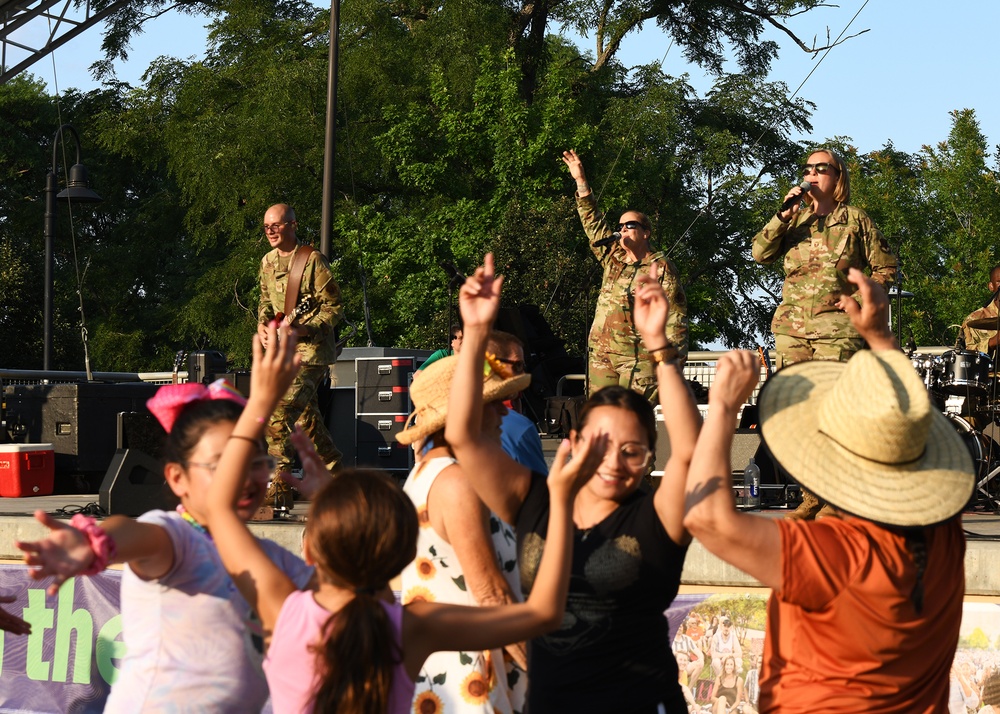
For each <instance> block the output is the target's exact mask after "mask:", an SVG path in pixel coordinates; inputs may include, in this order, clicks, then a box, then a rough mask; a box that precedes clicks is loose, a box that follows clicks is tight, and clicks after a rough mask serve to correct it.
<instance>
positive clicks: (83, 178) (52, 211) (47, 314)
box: [42, 124, 104, 370]
mask: <svg viewBox="0 0 1000 714" xmlns="http://www.w3.org/2000/svg"><path fill="white" fill-rule="evenodd" d="M64 131H69V132H70V133H71V134H72V135H73V138H74V139H75V140H76V163H75V164H73V166H71V167H70V170H69V179H68V180H67V182H66V188H64V189H63V190H62V191H59V193H58V194H57V193H56V191H58V190H59V181H58V179H57V178H56V176H57V174H56V171H57V163H56V161H57V158H58V154H57V151H56V150H57V149H58V147H59V140H60V139H63V132H64ZM63 141H64V144H65V139H63ZM57 198H58V199H62V200H64V201H66V202H67V203H73V202H79V203H100V202H101V201H102V200H104V199H102V198H101V197H100V196H98V195H97V194H96V193H95V192H94V191H92V190H91V189H90V187H89V186H88V181H87V169H86V168H85V167H84V165H83V164H81V163H80V135H79V134H77V132H76V129H74V128H73V125H72V124H63V125H62V126H60V127H59V129H58V130H56V134H55V136H54V137H52V169H51V170H50V171H49V174H48V176H46V177H45V304H44V308H43V311H44V314H43V325H44V326H43V330H44V333H43V342H44V347H43V352H42V369H44V370H48V369H50V368H51V366H52V283H53V278H52V263H53V257H52V253H53V251H52V248H53V245H54V243H55V237H56V199H57Z"/></svg>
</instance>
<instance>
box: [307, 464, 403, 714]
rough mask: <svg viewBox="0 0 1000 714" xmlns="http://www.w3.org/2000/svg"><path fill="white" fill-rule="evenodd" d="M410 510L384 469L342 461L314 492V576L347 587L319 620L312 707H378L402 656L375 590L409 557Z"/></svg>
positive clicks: (358, 713) (383, 705) (360, 711)
mask: <svg viewBox="0 0 1000 714" xmlns="http://www.w3.org/2000/svg"><path fill="white" fill-rule="evenodd" d="M418 528H419V526H418V524H417V512H416V509H414V507H413V502H412V501H411V500H410V498H409V496H407V495H406V494H405V493H403V489H401V488H400V487H399V484H398V483H396V482H395V481H393V480H392V479H391V478H390V477H389V476H388V475H386V474H385V473H384V472H381V471H376V470H374V469H345V470H344V471H341V472H339V473H338V474H337V475H336V476H334V478H333V480H332V481H331V482H330V483H329V484H327V485H326V486H325V487H324V488H323V489H322V490H321V491H320V492H319V493H318V494H316V496H315V498H313V502H312V506H311V507H310V510H309V516H308V518H307V520H306V539H307V540H308V543H309V552H310V554H311V555H312V556H313V558H314V559H315V561H316V568H317V572H318V574H319V576H320V577H321V578H324V577H326V578H329V579H331V580H335V581H337V582H339V583H344V584H346V585H348V586H350V587H353V588H354V598H353V599H352V600H351V601H350V602H348V603H347V604H346V605H345V606H344V607H343V608H341V610H340V611H339V612H337V613H335V614H334V615H332V616H331V617H330V619H329V620H327V622H326V625H325V626H324V627H323V635H324V637H323V641H322V642H321V643H318V644H316V645H313V647H312V650H313V651H314V652H315V653H316V667H315V669H316V672H317V678H318V682H317V684H316V705H315V708H314V711H316V712H333V711H335V712H337V714H384V713H385V711H386V709H387V708H388V705H389V697H390V691H391V689H392V679H393V674H394V672H395V670H396V668H397V667H398V666H399V664H400V662H402V659H403V653H402V649H401V645H400V643H399V639H398V638H399V636H398V635H397V633H396V632H395V628H394V626H393V623H392V622H391V620H390V618H389V614H388V612H387V611H386V608H385V607H384V606H383V603H382V602H381V600H380V599H379V594H380V593H381V592H383V591H385V590H386V589H387V584H388V582H389V581H390V580H391V579H392V578H394V577H395V576H397V575H399V573H400V572H401V571H402V570H403V568H404V567H405V566H406V565H407V563H409V562H410V561H412V560H413V558H414V557H416V552H417V530H418Z"/></svg>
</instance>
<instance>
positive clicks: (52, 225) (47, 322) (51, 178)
mask: <svg viewBox="0 0 1000 714" xmlns="http://www.w3.org/2000/svg"><path fill="white" fill-rule="evenodd" d="M58 189H59V184H58V182H57V180H56V170H55V167H53V169H52V170H51V171H49V175H48V176H46V177H45V286H44V288H45V306H44V310H43V311H44V315H43V317H42V322H43V325H44V327H43V337H42V341H43V348H42V369H44V370H48V369H51V367H52V262H53V258H52V251H53V245H54V243H55V237H56V191H57V190H58Z"/></svg>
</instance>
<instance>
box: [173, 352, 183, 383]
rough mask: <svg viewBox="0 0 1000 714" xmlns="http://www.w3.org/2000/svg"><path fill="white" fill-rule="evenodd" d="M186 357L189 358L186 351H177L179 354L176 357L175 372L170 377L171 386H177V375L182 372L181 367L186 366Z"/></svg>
mask: <svg viewBox="0 0 1000 714" xmlns="http://www.w3.org/2000/svg"><path fill="white" fill-rule="evenodd" d="M185 357H187V352H185V351H184V350H177V354H176V355H174V371H173V374H172V375H171V377H170V383H171V384H177V373H178V372H180V371H181V365H182V364H184V358H185Z"/></svg>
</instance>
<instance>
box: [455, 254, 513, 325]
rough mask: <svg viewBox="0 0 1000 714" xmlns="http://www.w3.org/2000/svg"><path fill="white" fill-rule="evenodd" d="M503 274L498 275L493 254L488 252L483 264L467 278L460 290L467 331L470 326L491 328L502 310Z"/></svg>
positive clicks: (460, 307)
mask: <svg viewBox="0 0 1000 714" xmlns="http://www.w3.org/2000/svg"><path fill="white" fill-rule="evenodd" d="M502 287H503V276H502V275H496V274H495V271H494V267H493V254H492V253H487V254H486V256H485V257H484V258H483V264H482V265H481V266H479V267H478V268H476V272H474V273H473V274H472V275H470V276H469V277H467V278H466V279H465V284H463V285H462V287H461V288H460V289H459V291H458V307H459V310H460V312H461V314H462V322H463V323H464V325H465V331H466V332H468V331H469V329H470V328H476V327H484V328H485V329H487V330H488V329H489V328H490V327H491V326H492V325H493V321H494V320H495V319H496V316H497V313H498V312H499V311H500V292H501V288H502Z"/></svg>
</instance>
